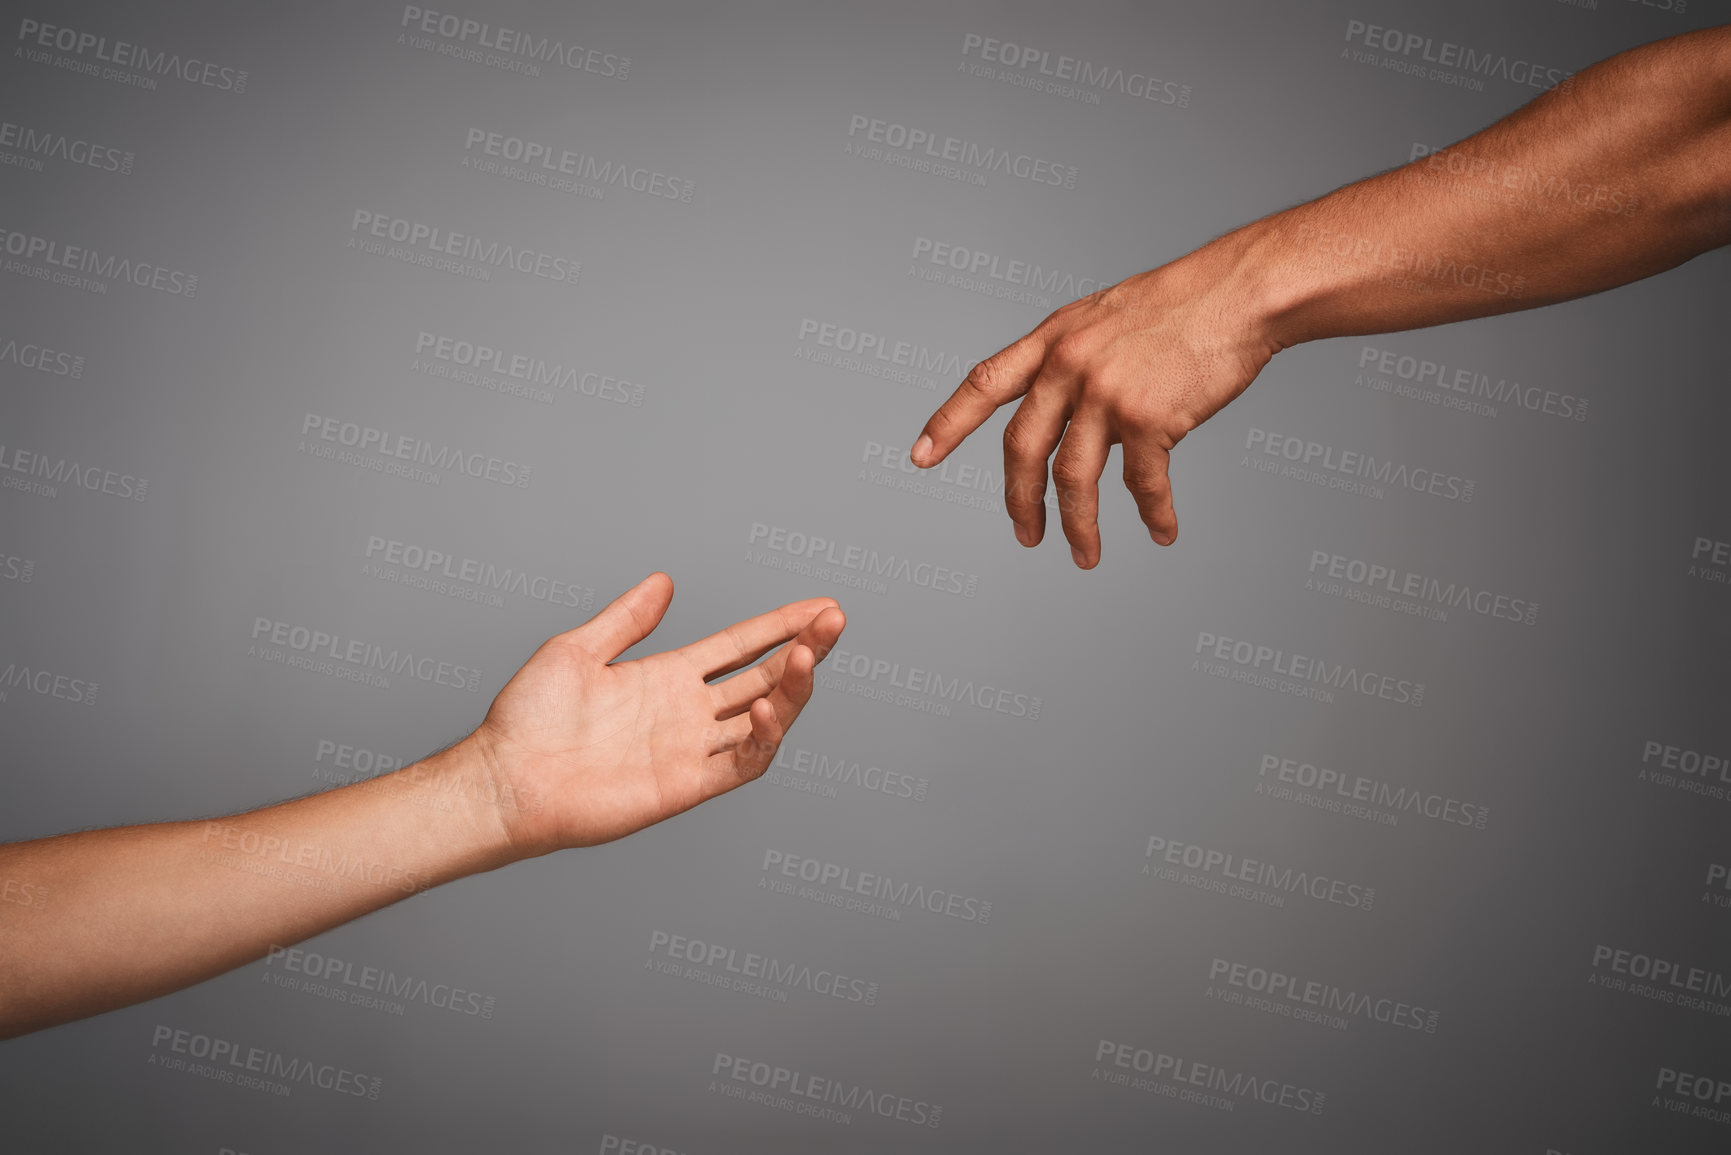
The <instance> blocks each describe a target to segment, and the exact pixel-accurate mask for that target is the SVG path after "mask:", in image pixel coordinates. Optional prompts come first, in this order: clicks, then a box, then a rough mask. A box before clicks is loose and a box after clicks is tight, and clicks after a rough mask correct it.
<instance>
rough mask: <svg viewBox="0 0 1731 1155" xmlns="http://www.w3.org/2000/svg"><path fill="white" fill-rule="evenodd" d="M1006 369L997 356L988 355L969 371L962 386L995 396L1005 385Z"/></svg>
mask: <svg viewBox="0 0 1731 1155" xmlns="http://www.w3.org/2000/svg"><path fill="white" fill-rule="evenodd" d="M1004 376H1005V374H1004V369H1003V366H1002V365H1000V364H999V362H998V359H997V358H996V357H987V358H986V359H985V360H984V361H981V362H980V363H979V364H978V365H975V366H974V367H973V368H972V369H971V370H969V371H968V375H967V377H966V378H965V379H964V380H963V381H962V386H963V387H964V388H966V389H968V390H969V391H971V392H973V393H976V394H979V395H982V396H987V397H991V396H995V395H996V394H998V393H999V392H1000V391H1001V390H1002V387H1003V381H1004Z"/></svg>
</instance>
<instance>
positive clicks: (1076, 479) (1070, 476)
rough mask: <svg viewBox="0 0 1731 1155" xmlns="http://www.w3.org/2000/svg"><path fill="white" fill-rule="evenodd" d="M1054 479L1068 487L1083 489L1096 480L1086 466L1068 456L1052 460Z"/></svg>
mask: <svg viewBox="0 0 1731 1155" xmlns="http://www.w3.org/2000/svg"><path fill="white" fill-rule="evenodd" d="M1052 479H1053V480H1054V481H1056V482H1057V483H1058V484H1059V485H1060V486H1063V487H1064V488H1066V489H1083V488H1086V487H1087V486H1089V485H1092V484H1093V482H1094V479H1093V478H1092V477H1089V476H1088V469H1087V467H1086V466H1084V465H1082V464H1081V463H1080V462H1078V461H1074V460H1072V459H1070V458H1067V457H1060V458H1058V460H1056V461H1054V462H1052Z"/></svg>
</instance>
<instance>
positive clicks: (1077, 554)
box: [1070, 546, 1088, 569]
mask: <svg viewBox="0 0 1731 1155" xmlns="http://www.w3.org/2000/svg"><path fill="white" fill-rule="evenodd" d="M1070 557H1071V558H1072V559H1073V560H1074V561H1075V563H1076V564H1077V565H1078V566H1080V567H1081V568H1083V569H1087V568H1088V555H1086V554H1084V553H1083V552H1082V551H1081V550H1079V549H1077V548H1076V547H1075V546H1071V547H1070Z"/></svg>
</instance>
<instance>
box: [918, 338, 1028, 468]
mask: <svg viewBox="0 0 1731 1155" xmlns="http://www.w3.org/2000/svg"><path fill="white" fill-rule="evenodd" d="M1045 360H1046V340H1045V338H1043V337H1041V336H1040V335H1039V334H1038V333H1029V334H1028V335H1027V336H1026V337H1023V338H1022V339H1021V340H1019V341H1017V342H1016V343H1015V344H1013V345H1010V346H1008V347H1007V348H1005V349H1002V350H1000V351H999V352H997V353H994V354H992V356H990V357H987V358H986V359H985V360H984V361H981V362H980V363H979V364H978V365H975V366H974V370H973V372H971V373H969V374H968V376H967V378H966V379H965V380H963V382H962V383H961V385H960V386H959V387H957V389H956V391H955V392H954V393H952V394H950V399H949V400H948V401H946V402H944V403H943V404H942V405H940V406H939V407H938V411H937V412H936V413H934V414H932V415H931V418H930V419H929V420H928V421H927V422H926V427H925V428H924V429H922V430H921V431H920V437H919V440H918V441H915V442H914V447H913V449H912V450H911V451H910V452H909V453H908V458H909V460H911V461H912V462H913V463H914V464H915V465H917V466H919V467H920V468H921V469H930V468H931V467H932V466H934V465H936V464H937V463H938V462H940V461H942V460H943V459H944V458H946V457H948V456H949V455H950V450H952V449H954V448H955V447H956V446H958V445H960V444H961V443H962V441H963V439H964V438H966V437H967V435H968V434H970V433H972V432H973V431H974V430H976V429H978V428H979V427H980V426H981V425H983V424H984V423H985V420H986V418H988V417H990V416H991V415H992V414H993V413H995V412H996V411H997V409H998V406H1000V405H1003V404H1004V403H1005V402H1007V401H1014V400H1015V399H1016V398H1018V397H1020V396H1021V395H1022V394H1024V393H1026V392H1027V391H1028V387H1029V386H1031V385H1032V384H1033V383H1034V377H1035V375H1036V374H1037V373H1039V371H1040V366H1041V365H1042V364H1043V363H1044V362H1045Z"/></svg>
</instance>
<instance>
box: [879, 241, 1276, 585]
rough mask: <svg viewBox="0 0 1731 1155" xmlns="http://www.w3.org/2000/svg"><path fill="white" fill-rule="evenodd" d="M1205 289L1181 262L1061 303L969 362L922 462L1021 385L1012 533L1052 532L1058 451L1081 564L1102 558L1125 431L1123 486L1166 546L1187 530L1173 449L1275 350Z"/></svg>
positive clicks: (1007, 475) (1070, 531)
mask: <svg viewBox="0 0 1731 1155" xmlns="http://www.w3.org/2000/svg"><path fill="white" fill-rule="evenodd" d="M1196 255H1197V256H1200V254H1196ZM1201 289H1202V286H1201V285H1199V284H1198V282H1197V280H1196V278H1195V277H1193V276H1191V275H1190V274H1189V271H1188V269H1187V268H1186V267H1185V262H1177V263H1174V264H1172V265H1167V266H1164V267H1163V268H1159V269H1155V270H1153V271H1152V272H1147V273H1140V274H1138V275H1136V276H1134V277H1130V278H1129V279H1127V280H1124V281H1121V282H1120V283H1118V284H1116V285H1114V286H1112V287H1111V288H1109V289H1103V290H1101V291H1100V292H1098V293H1095V294H1093V295H1092V296H1088V297H1084V298H1082V299H1081V300H1077V301H1072V302H1071V303H1069V304H1068V305H1065V306H1063V307H1062V308H1060V309H1058V310H1057V311H1056V312H1054V313H1053V314H1052V315H1051V316H1049V317H1047V318H1046V319H1045V320H1044V321H1042V322H1040V324H1039V325H1038V326H1037V327H1036V328H1035V329H1034V331H1033V332H1031V333H1029V334H1028V335H1027V336H1026V337H1023V338H1022V339H1021V340H1019V341H1017V342H1016V343H1015V344H1013V345H1011V346H1010V347H1009V348H1007V349H1005V350H1003V351H1002V352H1001V353H998V354H997V355H995V356H992V357H988V358H987V359H986V360H984V361H982V362H980V363H979V364H978V365H976V366H974V370H973V372H971V373H969V374H968V377H967V380H965V381H963V382H962V384H961V387H960V388H959V389H957V390H956V392H955V393H954V395H952V396H951V397H950V399H949V400H948V401H946V402H944V404H943V406H942V408H940V409H939V410H938V411H937V412H936V413H934V414H933V415H932V417H931V420H929V421H927V422H926V427H925V429H924V431H923V432H922V433H921V434H920V438H919V440H918V441H917V442H915V444H914V448H913V452H912V454H911V457H912V459H913V462H914V464H915V465H918V466H921V467H922V468H929V467H931V466H934V465H936V464H938V463H939V462H940V461H942V460H943V459H944V458H945V457H946V456H948V455H949V453H950V451H951V450H953V449H954V448H955V447H956V446H957V445H959V444H960V443H961V442H962V440H963V439H964V438H965V437H967V436H968V434H970V433H972V432H973V431H974V430H976V429H978V428H979V427H980V425H981V424H982V423H983V422H984V421H985V420H986V418H988V417H990V416H991V415H992V413H993V411H995V410H996V409H997V408H998V407H999V406H1000V405H1003V404H1005V403H1007V402H1009V401H1013V400H1015V399H1016V398H1018V397H1022V396H1023V395H1024V394H1025V395H1026V399H1025V400H1024V401H1023V402H1022V403H1021V405H1019V406H1018V407H1017V409H1016V414H1015V416H1014V417H1012V418H1010V423H1009V425H1008V426H1006V427H1005V429H1004V505H1005V507H1006V509H1007V510H1008V512H1009V514H1010V520H1011V521H1012V522H1014V523H1015V529H1016V539H1017V540H1018V541H1020V542H1021V543H1022V544H1023V545H1025V546H1032V545H1038V544H1039V542H1040V538H1041V537H1042V536H1043V535H1044V533H1045V529H1046V507H1045V504H1044V501H1043V498H1044V497H1045V492H1046V459H1047V458H1052V480H1053V481H1054V482H1055V483H1056V484H1057V488H1058V509H1059V514H1060V517H1061V518H1062V521H1063V526H1064V536H1065V537H1066V538H1068V539H1069V541H1070V551H1071V555H1072V556H1073V557H1074V558H1075V561H1076V564H1077V565H1078V566H1081V567H1082V568H1083V569H1091V568H1093V567H1094V566H1095V565H1097V564H1098V563H1099V561H1100V532H1099V527H1098V525H1097V524H1096V518H1097V515H1098V510H1099V498H1100V490H1099V480H1100V474H1101V473H1102V472H1103V471H1104V470H1105V468H1106V454H1107V451H1108V450H1109V449H1110V448H1111V447H1112V446H1113V445H1116V444H1118V443H1120V442H1122V443H1123V445H1124V484H1125V486H1126V487H1128V489H1129V490H1130V492H1131V494H1132V495H1133V496H1134V497H1135V499H1136V507H1137V509H1138V510H1140V511H1141V514H1142V520H1143V522H1144V523H1145V524H1146V525H1147V526H1148V533H1149V536H1150V537H1152V538H1153V539H1154V540H1155V541H1156V542H1158V543H1159V544H1161V545H1171V544H1172V542H1173V541H1174V540H1175V539H1176V538H1177V536H1178V515H1177V513H1176V512H1175V511H1174V510H1173V508H1172V485H1171V482H1170V480H1169V478H1168V476H1167V466H1168V455H1169V454H1170V453H1171V451H1172V447H1173V446H1175V445H1177V444H1178V442H1179V441H1180V440H1182V439H1183V437H1184V435H1185V434H1186V433H1189V432H1190V431H1191V430H1192V429H1194V428H1196V427H1197V426H1198V425H1200V424H1202V423H1203V422H1204V421H1206V420H1207V419H1208V418H1209V417H1211V416H1213V415H1214V414H1215V413H1216V412H1218V411H1219V410H1220V409H1221V408H1222V407H1223V406H1225V405H1226V404H1227V402H1229V401H1231V400H1232V399H1233V398H1234V397H1237V396H1238V395H1239V394H1240V393H1242V392H1243V391H1244V389H1245V387H1246V386H1248V385H1249V384H1250V382H1251V381H1253V380H1255V378H1256V375H1257V373H1259V372H1261V371H1262V367H1263V366H1264V365H1266V364H1267V363H1268V360H1269V358H1270V357H1272V356H1273V355H1274V352H1275V348H1274V346H1273V345H1272V344H1271V343H1270V342H1268V341H1267V340H1265V339H1263V338H1261V337H1260V336H1259V335H1258V334H1257V333H1256V331H1255V329H1254V327H1252V326H1248V325H1245V324H1243V323H1242V322H1241V321H1238V320H1236V319H1235V318H1233V317H1229V316H1227V315H1226V313H1227V310H1226V309H1224V308H1222V307H1221V306H1219V305H1216V304H1213V303H1211V301H1212V300H1213V298H1214V294H1207V293H1203V292H1202V291H1201ZM1066 425H1067V426H1068V428H1066ZM1060 439H1062V442H1061V443H1060ZM1053 450H1057V456H1056V457H1052V452H1053Z"/></svg>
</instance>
